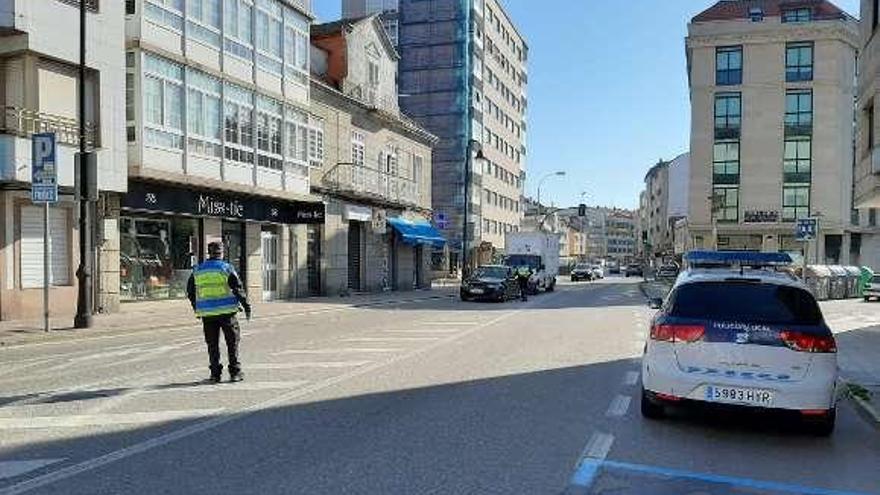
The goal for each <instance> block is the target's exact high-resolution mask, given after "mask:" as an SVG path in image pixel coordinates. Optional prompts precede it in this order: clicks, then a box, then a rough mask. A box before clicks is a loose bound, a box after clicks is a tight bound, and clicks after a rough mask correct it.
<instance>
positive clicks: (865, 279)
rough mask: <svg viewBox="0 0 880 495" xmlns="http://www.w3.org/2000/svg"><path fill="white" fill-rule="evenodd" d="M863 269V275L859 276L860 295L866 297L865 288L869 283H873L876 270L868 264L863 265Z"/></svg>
mask: <svg viewBox="0 0 880 495" xmlns="http://www.w3.org/2000/svg"><path fill="white" fill-rule="evenodd" d="M861 271H862V275H861V276H860V277H859V297H864V295H865V289H866V288H867V287H868V284H870V283H871V280H873V279H874V270H872V269H871V268H869V267H867V266H863V267H862V268H861Z"/></svg>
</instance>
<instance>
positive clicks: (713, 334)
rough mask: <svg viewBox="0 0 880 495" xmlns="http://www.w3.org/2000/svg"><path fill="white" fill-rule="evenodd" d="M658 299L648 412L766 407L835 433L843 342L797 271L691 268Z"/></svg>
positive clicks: (649, 350) (644, 406) (647, 377)
mask: <svg viewBox="0 0 880 495" xmlns="http://www.w3.org/2000/svg"><path fill="white" fill-rule="evenodd" d="M752 254H754V253H752ZM758 254H763V253H758ZM774 254H777V253H774ZM652 307H655V308H659V312H658V313H657V315H656V316H655V317H654V319H653V321H652V324H651V329H650V336H649V339H648V342H647V344H646V346H645V352H644V357H643V358H642V392H641V394H642V397H641V412H642V415H643V416H645V417H647V418H654V419H656V418H661V417H663V416H664V415H665V414H666V411H667V408H669V407H672V406H686V405H696V404H702V405H710V406H717V407H733V408H745V409H752V410H754V409H763V410H774V411H777V412H779V413H782V414H790V415H791V416H792V417H794V418H797V419H799V420H800V421H802V422H803V424H804V425H805V426H807V427H808V428H810V429H811V430H812V431H813V432H814V433H816V434H818V435H823V436H825V435H830V434H831V433H832V431H833V430H834V423H835V418H836V411H837V407H836V405H837V389H836V387H837V379H838V372H837V343H836V342H835V339H834V336H833V335H832V333H831V330H830V329H829V328H828V326H827V325H826V324H825V321H824V318H823V316H822V311H821V310H820V308H819V305H818V304H817V303H816V299H815V298H814V297H813V295H812V294H811V293H810V291H809V290H808V289H807V288H806V286H804V285H803V284H802V283H801V282H800V281H798V280H796V279H795V278H793V277H791V276H790V275H788V274H786V273H781V272H773V271H769V270H765V269H761V270H753V269H748V270H745V271H741V270H740V269H739V268H735V269H732V268H704V269H693V270H688V271H686V272H684V273H683V274H682V275H681V276H680V277H679V278H678V280H677V281H676V284H675V286H674V287H673V288H672V290H671V292H670V293H669V294H668V296H667V298H666V301H665V303H663V302H662V301H660V300H652Z"/></svg>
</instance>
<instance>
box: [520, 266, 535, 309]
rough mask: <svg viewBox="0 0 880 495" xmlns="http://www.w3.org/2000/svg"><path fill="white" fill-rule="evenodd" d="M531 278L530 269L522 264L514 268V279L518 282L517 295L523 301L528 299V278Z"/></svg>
mask: <svg viewBox="0 0 880 495" xmlns="http://www.w3.org/2000/svg"><path fill="white" fill-rule="evenodd" d="M531 278H532V270H531V269H529V267H527V266H525V265H523V266H521V267H519V268H517V270H516V281H517V282H519V295H520V297H521V298H522V300H523V301H528V300H529V298H528V295H527V294H528V292H529V280H531Z"/></svg>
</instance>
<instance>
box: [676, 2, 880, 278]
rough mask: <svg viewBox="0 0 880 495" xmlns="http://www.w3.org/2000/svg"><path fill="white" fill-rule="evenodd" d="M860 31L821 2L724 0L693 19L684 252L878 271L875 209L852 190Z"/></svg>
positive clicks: (830, 5)
mask: <svg viewBox="0 0 880 495" xmlns="http://www.w3.org/2000/svg"><path fill="white" fill-rule="evenodd" d="M875 24H876V22H875ZM858 29H859V27H858V21H856V19H854V18H852V17H851V16H849V15H847V14H846V13H845V12H844V11H842V10H841V9H839V8H838V7H836V6H835V5H834V4H833V3H831V2H828V1H825V0H810V1H804V2H787V1H782V0H762V1H758V0H749V1H746V0H743V1H722V2H718V3H716V4H715V5H713V6H712V7H710V8H708V9H707V10H705V11H703V12H701V13H700V14H698V15H697V16H696V17H694V18H693V19H692V20H691V22H690V24H689V26H688V37H687V61H688V78H689V84H690V97H691V98H690V99H691V108H692V116H691V122H692V124H691V126H692V127H691V149H690V153H691V155H690V163H691V166H690V181H689V191H688V201H689V204H688V219H687V231H688V237H689V239H688V243H689V245H690V247H692V248H693V247H696V248H701V247H709V248H713V247H717V248H718V249H740V250H763V251H778V250H781V251H786V252H791V253H796V254H804V252H805V251H807V257H808V261H809V262H810V263H822V264H845V265H850V264H873V265H874V266H877V264H878V262H880V259H878V257H880V231H878V229H877V228H876V212H875V211H874V210H869V209H867V207H868V206H870V202H865V201H854V194H853V185H854V182H853V179H854V176H853V175H854V174H853V171H854V168H855V166H854V164H855V163H856V161H855V160H854V156H853V142H854V137H855V136H854V127H855V126H854V125H853V122H854V121H855V115H854V107H853V101H854V98H855V96H856V86H855V76H856V57H857V54H858V50H859V46H860V45H859V32H858ZM861 65H862V66H864V63H862V64H861ZM861 155H865V153H861ZM857 190H859V191H862V190H866V188H865V187H857ZM807 217H814V218H818V219H819V231H818V235H817V239H816V240H815V241H813V242H811V243H809V244H807V243H803V242H798V241H797V240H796V236H795V224H796V222H797V220H798V219H802V218H807Z"/></svg>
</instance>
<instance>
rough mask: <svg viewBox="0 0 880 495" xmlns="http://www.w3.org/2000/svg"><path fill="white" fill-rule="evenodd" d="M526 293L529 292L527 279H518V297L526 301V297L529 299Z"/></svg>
mask: <svg viewBox="0 0 880 495" xmlns="http://www.w3.org/2000/svg"><path fill="white" fill-rule="evenodd" d="M528 293H529V281H528V280H523V279H520V280H519V297H520V299H522V300H523V301H528V299H529V297H528Z"/></svg>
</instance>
